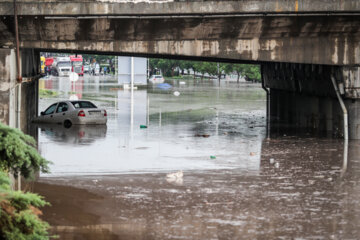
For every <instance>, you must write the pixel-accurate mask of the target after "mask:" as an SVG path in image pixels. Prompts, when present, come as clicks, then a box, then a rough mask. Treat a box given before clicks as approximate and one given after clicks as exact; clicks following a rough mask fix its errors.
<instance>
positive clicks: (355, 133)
mask: <svg viewBox="0 0 360 240" xmlns="http://www.w3.org/2000/svg"><path fill="white" fill-rule="evenodd" d="M262 69H263V70H262V71H263V78H264V83H265V86H266V87H268V88H270V120H271V132H272V133H274V132H277V133H278V134H286V133H288V132H290V133H299V132H310V133H321V134H326V135H327V136H334V137H343V134H344V128H343V127H344V126H343V125H344V121H343V111H342V108H341V106H340V104H339V101H338V99H337V98H336V93H335V90H334V85H333V84H332V82H331V77H334V78H335V79H336V84H337V85H338V87H339V89H340V93H341V98H342V99H344V102H345V105H346V107H347V111H348V115H349V117H348V119H349V128H348V129H349V138H350V139H360V73H359V68H357V67H340V66H325V65H310V64H287V63H265V64H263V65H262Z"/></svg>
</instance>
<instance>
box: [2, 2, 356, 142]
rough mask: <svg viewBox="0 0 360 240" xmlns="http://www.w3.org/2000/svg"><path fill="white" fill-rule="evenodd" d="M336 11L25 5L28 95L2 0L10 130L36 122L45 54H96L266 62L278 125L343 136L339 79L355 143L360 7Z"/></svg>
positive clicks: (330, 6)
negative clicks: (41, 59) (33, 119)
mask: <svg viewBox="0 0 360 240" xmlns="http://www.w3.org/2000/svg"><path fill="white" fill-rule="evenodd" d="M120 2H121V1H120ZM335 2H336V1H302V3H301V4H300V5H299V3H298V1H285V0H272V1H267V2H266V4H265V3H264V1H259V0H246V1H245V0H244V1H196V0H195V1H173V2H163V3H159V2H154V3H151V1H150V2H149V3H147V4H145V3H125V2H123V3H118V4H116V3H113V2H111V1H108V2H107V1H102V2H101V3H100V2H99V1H87V2H85V1H81V0H77V1H74V2H65V3H58V2H56V1H45V0H43V1H40V2H36V3H35V2H34V3H32V2H31V1H26V2H21V3H19V5H18V10H19V17H18V21H19V24H18V25H19V28H18V32H19V39H20V42H19V46H20V48H21V49H20V51H21V54H20V58H21V75H22V76H23V77H24V78H25V81H24V82H23V83H22V84H20V85H19V86H21V87H19V86H18V85H17V82H16V64H15V59H16V54H15V50H14V49H15V46H16V45H15V28H14V16H13V11H12V10H13V9H12V8H11V6H12V5H11V4H12V2H5V1H3V0H1V1H0V6H1V9H0V12H1V13H2V14H3V17H2V18H1V19H0V80H1V81H0V101H1V104H0V118H1V121H2V122H6V123H8V124H10V125H12V126H18V127H21V126H22V129H24V127H25V126H26V124H27V122H28V121H29V119H30V118H31V117H33V116H34V115H35V114H36V112H37V109H36V108H35V106H37V104H36V101H37V92H36V91H37V90H35V89H37V88H36V85H37V79H38V77H39V76H38V74H39V72H40V71H39V52H40V51H59V52H92V53H95V52H96V53H104V54H113V55H136V56H152V57H154V56H155V57H174V58H183V59H198V60H212V61H229V62H236V63H239V62H243V63H246V62H248V63H259V64H261V66H262V75H263V80H264V84H265V87H267V88H269V89H270V95H269V97H270V118H271V122H272V126H274V125H280V126H296V127H300V128H311V129H316V130H319V131H327V132H331V133H332V134H333V135H339V136H341V135H342V128H343V109H342V108H341V107H340V104H339V101H338V100H339V99H338V98H337V96H336V93H335V90H334V85H333V84H332V78H334V79H335V83H336V85H337V87H338V88H339V89H340V93H341V98H342V99H344V101H345V104H346V107H347V109H348V112H349V129H350V131H349V132H350V138H356V139H360V120H359V117H358V116H359V114H360V103H359V100H358V99H359V98H360V93H359V91H358V90H359V88H360V71H359V67H358V66H359V64H360V18H359V15H360V3H359V2H358V1H351V0H348V1H341V2H342V4H340V5H339V4H336V3H335ZM144 4H145V5H144ZM279 6H280V7H279ZM141 9H144V10H143V11H141ZM221 9H222V10H221ZM254 9H255V10H254ZM15 89H17V90H15ZM19 89H21V90H19ZM16 95H17V96H16ZM19 96H21V98H19ZM12 99H21V100H20V101H15V100H12ZM34 101H35V102H34ZM10 109H17V110H16V112H14V113H11V111H10ZM14 111H15V110H14ZM19 112H20V113H21V114H20V115H21V116H22V117H17V115H19V114H18V113H19ZM20 120H22V121H20Z"/></svg>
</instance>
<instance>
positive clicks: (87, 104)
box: [71, 101, 97, 108]
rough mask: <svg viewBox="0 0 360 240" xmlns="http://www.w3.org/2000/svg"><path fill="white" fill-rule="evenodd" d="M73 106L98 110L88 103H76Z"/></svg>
mask: <svg viewBox="0 0 360 240" xmlns="http://www.w3.org/2000/svg"><path fill="white" fill-rule="evenodd" d="M71 104H72V105H73V106H74V107H75V108H97V107H96V106H95V105H94V104H92V103H91V102H86V101H74V102H71Z"/></svg>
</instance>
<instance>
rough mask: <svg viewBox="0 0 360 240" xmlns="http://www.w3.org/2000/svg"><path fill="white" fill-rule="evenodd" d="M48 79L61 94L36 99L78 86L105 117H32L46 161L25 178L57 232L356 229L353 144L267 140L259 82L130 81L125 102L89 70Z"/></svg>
mask: <svg viewBox="0 0 360 240" xmlns="http://www.w3.org/2000/svg"><path fill="white" fill-rule="evenodd" d="M44 81H49V82H50V81H51V84H50V83H49V82H47V83H46V84H47V86H48V87H47V88H48V89H52V90H54V91H57V92H58V93H59V95H57V96H56V97H55V98H54V97H52V98H48V97H44V98H43V99H41V101H40V109H41V108H42V107H44V106H46V105H49V104H51V102H53V101H57V100H58V99H61V98H69V97H70V96H71V95H74V94H75V92H76V91H77V92H80V90H81V96H80V95H79V93H77V94H78V98H81V99H89V100H92V101H93V102H95V103H96V104H97V105H99V106H104V107H106V108H107V109H108V112H109V122H108V124H107V126H106V127H96V128H93V127H89V126H83V127H76V126H75V127H73V128H70V129H65V128H63V127H62V126H53V125H43V126H39V130H38V141H39V148H40V151H41V152H42V154H43V155H44V156H45V157H46V158H47V159H49V160H51V161H53V165H52V166H51V171H52V173H51V174H41V175H40V177H39V179H38V180H37V181H36V182H35V183H33V184H32V188H33V191H35V192H37V193H39V194H41V195H43V196H44V197H45V199H46V200H47V201H49V202H51V204H52V206H50V207H45V208H43V209H42V210H43V213H44V215H43V219H44V220H46V221H48V222H49V223H50V224H51V226H52V230H51V231H52V233H54V234H57V235H59V237H60V239H89V240H93V239H99V240H103V239H359V238H360V230H359V226H360V208H359V207H360V187H359V183H360V155H359V153H360V151H359V149H360V148H359V147H360V142H357V141H350V142H349V146H348V158H347V159H344V143H343V141H342V140H336V139H330V138H315V137H310V136H307V137H302V138H299V137H293V136H281V137H279V136H278V137H276V138H272V139H270V140H266V139H265V118H264V115H265V102H264V100H265V99H264V96H265V95H264V93H263V91H262V89H261V88H260V87H259V86H258V85H249V84H236V83H223V85H222V86H221V88H218V87H217V86H216V85H215V84H212V83H206V82H205V83H194V82H191V83H187V85H186V86H182V85H177V82H171V84H173V85H174V86H175V88H174V89H173V90H171V91H168V92H163V91H158V90H156V89H149V90H139V91H136V92H135V93H134V105H133V106H134V108H133V111H131V96H130V95H129V92H128V91H123V90H116V91H111V90H109V89H107V88H106V87H104V86H102V85H101V83H99V86H97V85H96V79H94V78H86V77H85V79H84V81H83V83H82V87H78V88H75V87H73V89H77V90H76V91H72V92H71V93H69V91H64V90H61V89H60V88H59V87H58V86H60V85H64V86H67V85H66V82H65V81H66V80H63V79H57V78H55V79H47V80H44ZM98 82H99V81H98ZM42 84H43V85H41V84H40V86H44V85H45V83H42ZM49 86H51V87H49ZM68 87H69V88H70V89H71V86H68ZM63 89H64V87H63ZM174 90H178V91H179V92H180V93H181V94H180V96H179V97H176V96H174V95H173V94H172V93H173V92H172V91H174ZM73 97H74V96H73ZM131 112H133V114H131ZM140 124H145V125H147V126H148V128H147V129H140V127H139V125H140ZM203 135H206V136H207V135H209V136H207V137H201V136H203ZM199 136H200V137H199ZM211 156H214V157H215V158H212V157H211ZM179 170H182V171H183V173H184V176H183V177H182V178H179V179H170V178H167V177H166V174H167V173H169V172H176V171H179Z"/></svg>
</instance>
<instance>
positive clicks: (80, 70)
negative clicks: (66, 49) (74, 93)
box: [70, 55, 84, 76]
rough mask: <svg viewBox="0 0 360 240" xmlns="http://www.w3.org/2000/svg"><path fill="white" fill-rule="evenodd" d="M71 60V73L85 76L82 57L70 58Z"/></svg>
mask: <svg viewBox="0 0 360 240" xmlns="http://www.w3.org/2000/svg"><path fill="white" fill-rule="evenodd" d="M70 60H71V71H72V72H75V73H77V74H79V76H84V66H83V58H82V56H81V55H77V56H70Z"/></svg>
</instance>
